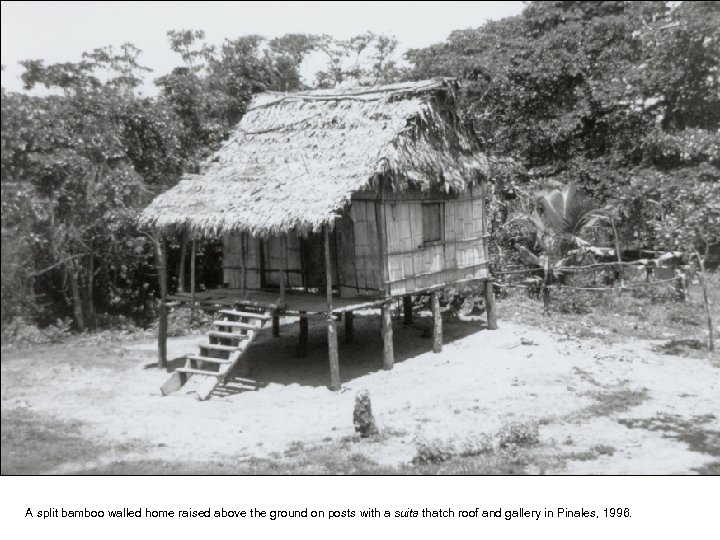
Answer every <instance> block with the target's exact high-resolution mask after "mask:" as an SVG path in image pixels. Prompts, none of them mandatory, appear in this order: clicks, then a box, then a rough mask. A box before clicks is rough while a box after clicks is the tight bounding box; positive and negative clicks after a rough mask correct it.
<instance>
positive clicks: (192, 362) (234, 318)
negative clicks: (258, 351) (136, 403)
mask: <svg viewBox="0 0 720 540" xmlns="http://www.w3.org/2000/svg"><path fill="white" fill-rule="evenodd" d="M218 316H219V317H218V319H217V320H215V321H214V322H213V326H214V327H215V329H214V330H212V331H210V332H209V333H208V338H209V339H208V343H204V344H201V345H200V352H199V353H198V354H190V355H187V356H186V357H185V366H184V367H181V368H177V369H176V370H175V371H174V372H173V374H172V375H171V376H170V378H169V379H168V380H167V381H166V382H165V384H163V385H162V387H161V388H160V391H161V392H162V394H163V395H164V396H167V395H168V394H171V393H173V392H176V391H178V390H179V389H180V388H183V387H184V388H185V389H186V391H187V393H192V394H195V395H196V397H197V398H198V399H200V400H206V399H208V398H209V397H210V395H211V394H212V393H213V391H214V390H215V389H216V388H217V387H218V386H219V385H221V384H224V383H225V381H226V380H227V379H228V375H229V374H230V372H231V371H232V369H233V368H234V367H235V366H236V365H237V364H238V363H239V362H240V359H241V357H242V355H243V354H244V353H245V351H246V350H247V348H248V347H249V346H250V343H252V341H253V339H254V338H255V336H256V335H257V333H258V332H259V331H260V330H261V329H262V328H263V326H265V324H266V323H267V321H269V320H271V319H272V312H271V311H268V310H265V311H260V310H257V311H255V310H254V309H253V308H243V311H240V310H239V309H221V310H220V311H218ZM232 380H233V383H234V384H239V385H240V387H241V388H243V389H253V390H256V389H257V382H255V381H253V380H251V379H244V378H242V377H237V376H233V377H232Z"/></svg>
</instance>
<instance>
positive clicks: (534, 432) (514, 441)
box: [498, 422, 540, 448]
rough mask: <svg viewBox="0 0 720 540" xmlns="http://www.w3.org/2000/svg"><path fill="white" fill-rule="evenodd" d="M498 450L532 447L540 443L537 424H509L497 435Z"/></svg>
mask: <svg viewBox="0 0 720 540" xmlns="http://www.w3.org/2000/svg"><path fill="white" fill-rule="evenodd" d="M499 437H500V442H499V444H498V446H499V447H500V448H510V447H517V446H534V445H536V444H539V443H540V431H539V426H538V424H537V422H511V423H510V424H506V425H505V426H503V429H502V430H501V431H500V434H499Z"/></svg>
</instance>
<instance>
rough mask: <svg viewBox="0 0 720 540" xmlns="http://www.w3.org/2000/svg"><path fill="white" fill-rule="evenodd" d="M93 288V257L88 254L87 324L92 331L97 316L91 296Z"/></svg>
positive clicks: (94, 327) (92, 296) (93, 298)
mask: <svg viewBox="0 0 720 540" xmlns="http://www.w3.org/2000/svg"><path fill="white" fill-rule="evenodd" d="M94 286H95V256H94V255H93V254H90V256H89V257H88V267H87V284H86V288H85V290H86V291H87V293H86V294H87V323H88V325H89V327H90V328H91V329H93V330H95V329H96V328H97V315H96V313H95V296H94V295H93V287H94Z"/></svg>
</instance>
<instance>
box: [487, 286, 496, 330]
mask: <svg viewBox="0 0 720 540" xmlns="http://www.w3.org/2000/svg"><path fill="white" fill-rule="evenodd" d="M485 309H486V310H487V327H488V330H497V315H496V310H495V291H494V290H493V282H492V280H490V279H488V280H487V281H486V282H485Z"/></svg>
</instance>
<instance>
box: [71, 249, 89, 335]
mask: <svg viewBox="0 0 720 540" xmlns="http://www.w3.org/2000/svg"><path fill="white" fill-rule="evenodd" d="M77 266H78V265H77V262H76V261H75V259H73V261H72V262H71V263H70V265H69V266H68V269H67V275H68V279H69V280H70V291H71V292H72V304H73V316H74V318H75V326H77V329H78V330H79V331H80V332H84V331H85V318H84V317H83V309H82V299H81V298H80V286H79V285H78V272H79V269H78V267H77Z"/></svg>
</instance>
